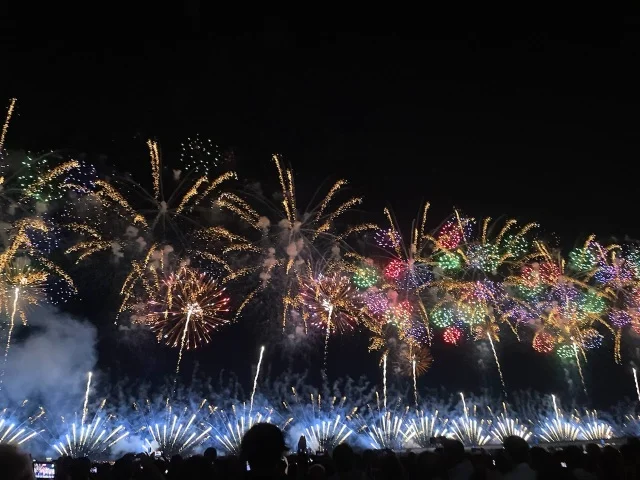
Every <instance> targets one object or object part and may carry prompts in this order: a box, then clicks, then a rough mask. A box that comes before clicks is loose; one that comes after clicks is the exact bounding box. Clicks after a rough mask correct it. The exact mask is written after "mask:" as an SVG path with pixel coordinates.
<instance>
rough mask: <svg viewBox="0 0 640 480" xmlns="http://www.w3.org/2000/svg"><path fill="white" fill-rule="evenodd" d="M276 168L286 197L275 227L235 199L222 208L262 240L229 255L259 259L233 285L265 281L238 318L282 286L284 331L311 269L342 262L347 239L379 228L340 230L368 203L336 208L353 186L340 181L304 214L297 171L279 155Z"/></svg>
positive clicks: (240, 242) (237, 246)
mask: <svg viewBox="0 0 640 480" xmlns="http://www.w3.org/2000/svg"><path fill="white" fill-rule="evenodd" d="M273 162H274V164H275V166H276V169H277V172H278V179H279V181H280V188H281V191H280V193H281V196H282V201H281V204H280V206H279V208H275V209H273V210H274V211H273V212H272V213H275V221H274V222H272V220H271V219H270V218H269V217H268V216H267V215H260V214H259V213H258V212H257V211H256V210H254V209H253V208H252V207H251V206H250V205H249V204H247V203H246V202H244V201H243V200H242V199H240V198H238V197H237V196H234V195H230V194H224V195H223V196H222V198H221V199H220V201H219V202H218V204H219V205H220V206H221V207H224V208H227V209H229V210H231V211H233V212H234V213H236V214H237V215H238V216H239V217H241V218H242V219H244V220H245V221H246V222H247V223H248V224H249V225H251V226H252V227H253V228H254V229H255V230H256V231H257V232H259V233H260V234H261V239H260V240H259V241H255V242H253V241H250V240H248V239H242V238H240V237H235V238H234V239H233V241H232V244H231V245H230V246H229V247H228V248H227V249H226V251H225V252H226V253H233V252H238V251H243V252H251V253H253V254H254V255H256V254H257V257H258V258H256V259H255V262H254V263H253V264H252V265H249V266H247V267H244V268H240V269H238V270H237V271H235V272H234V273H233V274H231V275H230V276H229V277H228V279H229V280H233V279H240V278H244V277H246V276H248V275H251V274H257V275H258V276H259V279H260V284H259V285H258V286H257V287H256V288H254V289H253V290H252V291H251V292H250V293H249V294H248V295H247V296H246V298H245V300H244V301H243V302H242V303H241V304H240V306H239V308H238V310H237V313H236V315H240V313H241V312H242V311H243V309H244V308H245V306H246V305H247V304H248V303H249V302H250V301H251V300H252V299H253V298H254V297H255V296H256V295H257V294H258V293H259V292H260V291H261V290H263V289H264V288H266V287H267V286H269V285H272V284H274V283H276V287H275V288H278V289H279V290H280V291H281V292H282V294H281V298H282V308H281V315H282V320H281V324H282V328H283V329H284V328H285V326H286V322H287V318H288V313H289V311H290V309H291V307H292V306H295V305H296V304H297V297H298V295H299V293H300V291H301V288H302V283H303V280H302V278H303V277H304V276H305V273H304V272H305V270H306V269H307V268H308V264H309V263H315V262H317V261H319V260H320V259H323V258H330V259H331V260H332V261H335V260H337V259H338V258H339V256H340V254H341V251H342V249H343V248H344V247H345V246H346V243H345V242H346V239H347V237H349V236H350V235H352V234H355V233H357V232H362V231H364V230H368V229H374V228H376V226H375V225H373V224H369V223H359V224H355V225H351V226H349V227H347V228H346V229H344V230H341V229H340V228H338V225H337V222H338V220H340V218H341V217H342V216H343V215H344V214H345V213H347V212H349V211H351V210H352V209H353V208H355V207H356V206H358V205H359V204H360V203H361V202H362V198H360V197H352V198H349V199H348V200H346V201H343V202H342V203H338V204H334V202H335V199H336V197H337V196H338V195H339V194H340V193H341V192H342V191H343V189H344V187H345V186H346V185H347V181H346V180H338V181H337V182H336V183H335V184H334V185H333V186H332V187H331V188H330V189H329V191H328V193H327V194H326V195H325V196H324V198H323V199H322V200H321V201H320V202H319V203H318V204H314V205H311V206H309V207H307V208H306V209H304V210H300V209H299V204H298V199H297V196H296V189H295V184H294V179H293V171H292V170H291V169H285V168H283V167H282V161H281V159H280V157H279V156H278V155H274V156H273ZM269 215H271V213H270V214H269ZM304 281H306V280H304Z"/></svg>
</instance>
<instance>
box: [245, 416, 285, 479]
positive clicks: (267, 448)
mask: <svg viewBox="0 0 640 480" xmlns="http://www.w3.org/2000/svg"><path fill="white" fill-rule="evenodd" d="M286 451H287V447H286V445H285V442H284V435H283V434H282V431H281V430H280V429H279V428H278V427H276V426H275V425H272V424H270V423H257V424H255V425H254V426H253V427H251V428H250V429H249V430H248V431H247V433H245V434H244V437H243V438H242V442H241V443H240V452H241V453H240V456H241V458H242V460H244V461H246V462H248V464H249V467H250V468H251V471H252V472H257V473H259V474H261V475H265V474H268V475H274V476H276V475H277V474H278V472H279V470H280V468H279V467H280V461H281V460H282V454H283V453H284V452H286Z"/></svg>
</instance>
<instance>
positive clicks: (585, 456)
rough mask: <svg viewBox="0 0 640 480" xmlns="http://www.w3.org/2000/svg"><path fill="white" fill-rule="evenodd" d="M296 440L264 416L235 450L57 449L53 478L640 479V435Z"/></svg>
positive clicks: (26, 476)
mask: <svg viewBox="0 0 640 480" xmlns="http://www.w3.org/2000/svg"><path fill="white" fill-rule="evenodd" d="M304 445H305V443H304V442H301V443H300V445H299V448H298V452H297V453H295V454H289V455H287V452H288V451H289V448H288V447H287V445H286V444H285V439H284V435H283V433H282V431H281V430H280V429H279V428H278V427H276V426H274V425H272V424H269V423H259V424H256V425H254V426H253V427H252V428H251V429H249V430H248V431H247V433H246V434H245V435H244V437H243V439H242V443H241V449H240V451H241V453H240V456H227V457H218V455H217V452H216V450H215V449H214V448H208V449H206V450H205V451H204V453H203V454H202V455H194V456H191V457H188V458H182V457H181V456H179V455H176V456H174V457H173V458H171V459H164V458H156V457H154V456H149V455H146V454H127V455H124V456H123V457H122V458H120V459H119V460H117V461H116V462H115V463H113V464H111V463H98V464H92V462H91V461H90V460H89V459H88V458H70V457H61V458H59V459H58V460H57V461H56V462H55V479H56V480H90V479H96V480H182V479H185V480H245V479H246V480H253V479H263V480H270V479H274V480H286V479H292V480H431V479H439V480H476V479H489V480H491V479H503V480H529V479H552V480H553V479H562V480H564V479H566V480H572V479H575V480H600V479H612V480H632V479H640V440H638V439H635V438H630V439H629V440H627V442H626V443H625V444H624V445H621V446H620V448H619V449H618V448H615V447H613V446H611V445H605V446H600V445H596V444H589V445H586V447H582V446H577V445H571V446H568V447H565V448H558V449H551V448H550V449H545V448H542V447H539V446H535V447H533V448H530V446H529V445H528V444H527V442H526V441H525V440H524V439H522V438H520V437H515V436H512V437H507V438H506V439H505V440H504V443H503V448H502V449H496V450H484V449H475V450H471V451H469V450H465V448H464V446H463V444H462V443H461V442H459V441H458V440H450V439H441V440H440V441H439V444H438V445H437V447H436V448H434V449H433V450H425V451H422V452H420V453H416V452H408V453H401V454H397V453H394V452H393V451H391V450H365V451H363V452H361V453H356V452H355V451H354V450H353V449H352V448H351V447H350V446H349V445H347V444H341V445H338V446H337V447H336V448H335V449H334V450H333V452H331V454H330V455H329V454H326V455H323V454H311V453H309V452H307V451H306V449H305V448H300V446H302V447H304ZM34 477H35V474H34V470H33V465H32V460H31V458H30V457H29V455H27V454H26V453H24V452H22V451H20V450H19V449H18V448H17V447H14V446H11V445H0V480H5V479H6V480H30V479H33V478H34Z"/></svg>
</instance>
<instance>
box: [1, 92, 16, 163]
mask: <svg viewBox="0 0 640 480" xmlns="http://www.w3.org/2000/svg"><path fill="white" fill-rule="evenodd" d="M17 101H18V99H17V98H11V99H10V100H9V108H7V116H6V118H5V121H4V124H3V125H2V133H0V154H1V153H2V151H3V148H4V141H5V139H6V138H7V131H8V130H9V124H10V123H11V117H12V116H13V110H14V109H15V108H16V102H17Z"/></svg>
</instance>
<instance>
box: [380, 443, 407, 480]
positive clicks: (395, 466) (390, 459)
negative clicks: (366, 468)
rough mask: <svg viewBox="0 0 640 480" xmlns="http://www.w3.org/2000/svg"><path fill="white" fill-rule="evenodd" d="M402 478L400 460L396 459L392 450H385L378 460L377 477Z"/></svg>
mask: <svg viewBox="0 0 640 480" xmlns="http://www.w3.org/2000/svg"><path fill="white" fill-rule="evenodd" d="M404 478H405V474H404V468H402V464H401V463H400V460H398V457H397V456H396V454H395V453H393V451H391V450H388V451H386V452H385V453H384V455H383V456H382V458H381V461H380V475H379V476H378V477H377V479H380V480H402V479H404ZM377 479H376V480H377Z"/></svg>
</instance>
